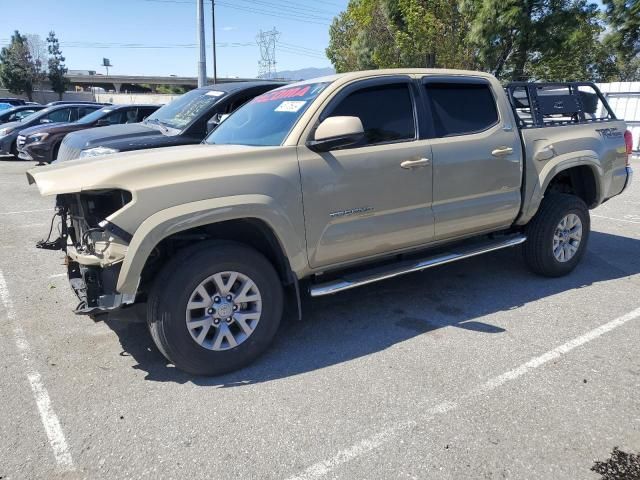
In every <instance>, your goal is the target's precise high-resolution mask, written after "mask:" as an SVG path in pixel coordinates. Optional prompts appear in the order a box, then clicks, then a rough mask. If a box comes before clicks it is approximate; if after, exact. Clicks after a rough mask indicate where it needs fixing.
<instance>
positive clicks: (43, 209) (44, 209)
mask: <svg viewBox="0 0 640 480" xmlns="http://www.w3.org/2000/svg"><path fill="white" fill-rule="evenodd" d="M36 212H51V213H54V212H53V208H42V209H40V210H21V211H19V212H0V215H17V214H19V213H36Z"/></svg>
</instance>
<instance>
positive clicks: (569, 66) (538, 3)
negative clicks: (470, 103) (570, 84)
mask: <svg viewBox="0 0 640 480" xmlns="http://www.w3.org/2000/svg"><path fill="white" fill-rule="evenodd" d="M465 7H466V10H467V12H468V14H469V15H470V16H471V17H472V18H473V20H472V21H471V32H470V40H471V42H472V44H473V46H474V47H475V49H476V54H477V57H478V60H479V62H480V64H481V65H482V66H483V67H484V68H485V69H486V70H488V71H490V72H492V73H493V74H495V75H496V76H497V77H499V78H503V79H505V80H527V79H534V80H559V81H560V80H576V79H582V80H584V79H598V77H599V76H600V73H599V72H598V68H599V67H598V66H599V65H601V63H602V62H603V58H602V56H603V50H602V46H601V44H600V42H599V37H600V35H601V33H602V31H603V30H604V26H603V25H602V24H601V22H600V20H599V15H598V9H597V6H596V5H595V4H591V3H588V2H587V0H506V1H505V0H484V1H483V2H481V3H476V2H466V3H465ZM605 63H606V62H605Z"/></svg>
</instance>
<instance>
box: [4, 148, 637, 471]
mask: <svg viewBox="0 0 640 480" xmlns="http://www.w3.org/2000/svg"><path fill="white" fill-rule="evenodd" d="M32 165H33V164H32V163H26V162H10V161H2V162H0V199H2V205H0V226H1V228H0V300H2V301H1V302H0V349H1V351H2V358H3V362H2V371H3V375H2V378H1V379H0V405H1V406H2V413H1V414H0V418H1V420H2V421H1V422H0V436H1V438H2V442H0V477H1V478H4V479H23V478H29V479H30V478H65V479H66V478H70V479H76V478H90V479H95V478H209V479H212V478H215V479H226V478H256V479H258V478H259V479H263V478H269V479H270V478H275V479H277V478H282V479H291V478H304V479H314V478H340V479H360V478H430V479H449V478H452V479H453V478H455V479H457V478H500V479H502V478H514V479H522V478H527V479H534V478H535V479H537V478H540V479H548V478H553V479H556V480H557V479H576V478H580V479H594V480H595V479H597V478H599V477H598V475H596V474H594V473H593V472H591V471H590V468H591V466H592V465H593V464H594V461H596V460H606V459H607V458H608V456H609V454H610V452H611V451H612V449H613V447H614V446H618V447H620V449H621V450H624V451H627V452H638V451H640V408H639V407H640V402H639V400H638V391H640V346H639V342H638V340H639V339H640V335H639V330H640V310H639V308H640V294H638V292H639V291H640V186H638V184H637V183H636V184H635V185H633V186H632V188H631V190H630V191H628V192H626V193H625V194H624V195H623V196H620V197H617V198H615V199H613V200H611V201H610V202H608V203H606V204H605V205H603V206H602V207H600V208H598V209H597V210H595V211H593V212H592V227H593V233H592V236H591V239H590V244H589V252H588V254H587V256H586V257H585V258H584V260H583V262H582V264H581V265H580V266H579V267H578V268H577V270H576V271H575V272H574V273H573V274H571V275H570V276H568V277H564V278H560V279H545V278H540V277H537V276H535V275H533V274H530V273H529V272H528V271H527V270H526V269H525V268H524V265H523V263H522V261H521V260H520V256H519V252H518V251H517V250H510V251H501V252H497V253H494V254H489V255H485V256H481V257H476V258H473V259H470V260H468V261H463V262H459V263H456V264H450V265H447V266H443V267H440V268H437V269H432V270H428V271H425V272H424V273H420V274H414V275H410V276H406V277H402V278H399V279H394V280H390V281H386V282H383V283H379V284H376V285H372V286H368V287H365V288H362V289H355V290H352V291H349V292H345V293H343V294H340V295H336V296H334V297H329V298H323V299H320V300H317V301H313V302H312V303H311V304H310V308H309V310H308V311H307V312H306V314H305V321H303V322H295V321H289V322H286V323H285V324H284V325H283V327H282V328H281V330H280V332H279V334H278V336H277V339H276V342H275V344H274V345H273V346H272V348H271V349H270V350H269V351H268V353H267V354H266V355H265V356H263V357H262V358H260V359H259V360H258V361H257V362H256V363H255V364H253V365H252V366H250V367H248V368H245V369H243V370H241V371H239V372H235V373H232V374H229V375H225V376H223V377H218V378H211V379H207V378H194V377H190V376H189V375H186V374H183V373H181V372H179V371H177V370H176V369H174V368H173V367H172V366H171V365H167V363H166V362H165V361H164V359H163V357H162V356H161V355H160V354H159V353H158V352H157V350H156V349H155V347H154V346H153V344H152V341H151V338H150V337H149V335H148V333H147V331H146V327H145V325H144V324H143V323H140V322H137V321H136V320H137V319H138V317H137V316H136V315H134V314H130V315H127V316H122V315H121V316H119V317H115V318H114V317H113V316H112V317H110V318H107V319H106V320H105V321H99V322H94V321H92V320H91V319H89V318H88V317H79V316H75V315H73V314H72V313H71V309H72V308H73V307H74V306H75V298H74V296H73V294H72V293H71V291H70V289H69V288H68V286H67V281H66V278H65V277H64V276H62V275H61V274H62V273H63V272H64V267H63V266H62V260H63V259H62V255H61V253H60V252H48V251H41V250H37V249H35V248H34V244H35V242H36V241H37V240H39V239H41V238H43V236H46V233H47V230H48V228H49V221H50V219H51V215H52V199H50V198H41V197H39V195H38V194H37V191H36V189H35V187H29V186H28V185H27V183H26V179H25V176H24V171H25V170H26V169H27V168H29V167H31V166H32ZM638 167H640V165H639V164H638V163H636V170H639V168H638ZM21 212H24V213H21Z"/></svg>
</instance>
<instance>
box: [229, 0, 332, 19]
mask: <svg viewBox="0 0 640 480" xmlns="http://www.w3.org/2000/svg"><path fill="white" fill-rule="evenodd" d="M240 1H241V2H245V3H249V4H254V5H262V6H266V7H270V8H277V9H280V10H282V9H284V10H290V11H293V13H296V14H301V13H302V14H305V15H309V12H311V14H312V15H313V16H316V17H320V18H322V19H323V20H327V18H326V17H327V16H329V17H333V16H334V15H335V13H334V12H330V11H328V10H318V9H317V8H314V7H307V6H305V5H300V4H297V5H295V6H291V4H288V5H287V3H286V2H285V3H274V2H272V1H268V0H240Z"/></svg>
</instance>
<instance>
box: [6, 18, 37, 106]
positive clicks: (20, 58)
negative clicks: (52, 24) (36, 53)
mask: <svg viewBox="0 0 640 480" xmlns="http://www.w3.org/2000/svg"><path fill="white" fill-rule="evenodd" d="M40 76H41V71H40V70H39V69H38V68H37V67H36V65H35V63H34V61H33V58H32V57H31V52H30V51H29V44H28V41H27V37H26V36H23V35H21V34H20V32H18V31H17V30H16V31H15V32H14V34H13V35H12V36H11V43H10V44H9V46H8V47H3V48H2V50H1V51H0V81H2V84H3V85H4V86H5V87H6V88H7V89H8V90H9V91H10V92H11V93H15V94H21V93H25V94H26V95H27V97H28V98H29V100H33V87H34V84H35V83H36V82H37V81H38V79H39V78H40Z"/></svg>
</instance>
